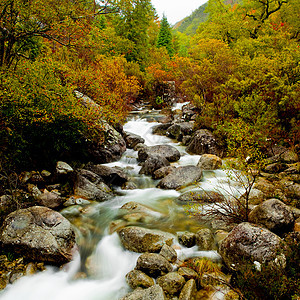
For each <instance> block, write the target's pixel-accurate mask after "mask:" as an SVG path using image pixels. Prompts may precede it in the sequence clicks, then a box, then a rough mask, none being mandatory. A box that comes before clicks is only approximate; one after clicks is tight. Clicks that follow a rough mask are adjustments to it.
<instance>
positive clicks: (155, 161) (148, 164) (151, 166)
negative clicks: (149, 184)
mask: <svg viewBox="0 0 300 300" xmlns="http://www.w3.org/2000/svg"><path fill="white" fill-rule="evenodd" d="M169 165H170V162H169V161H168V160H167V159H166V158H165V157H162V156H160V155H153V156H150V157H148V158H147V159H146V160H145V162H144V163H143V164H142V168H141V170H140V172H139V173H140V174H145V175H153V174H154V172H155V171H156V170H158V169H160V168H163V167H167V166H169Z"/></svg>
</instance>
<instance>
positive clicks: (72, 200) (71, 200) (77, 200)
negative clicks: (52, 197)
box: [63, 196, 91, 207]
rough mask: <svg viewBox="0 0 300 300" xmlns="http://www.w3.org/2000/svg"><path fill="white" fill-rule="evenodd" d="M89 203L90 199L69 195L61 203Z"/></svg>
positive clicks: (68, 204) (65, 204) (69, 204)
mask: <svg viewBox="0 0 300 300" xmlns="http://www.w3.org/2000/svg"><path fill="white" fill-rule="evenodd" d="M90 203H91V201H89V200H86V199H83V198H81V197H76V196H71V197H69V198H68V199H67V200H66V201H65V202H64V203H63V205H64V206H66V207H68V206H71V205H88V204H90Z"/></svg>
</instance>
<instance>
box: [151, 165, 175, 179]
mask: <svg viewBox="0 0 300 300" xmlns="http://www.w3.org/2000/svg"><path fill="white" fill-rule="evenodd" d="M174 169H175V167H173V166H168V167H162V168H160V169H158V170H156V171H155V172H154V173H153V175H152V177H153V178H154V179H162V178H164V177H166V176H167V175H169V174H170V173H171V172H172V171H173V170H174Z"/></svg>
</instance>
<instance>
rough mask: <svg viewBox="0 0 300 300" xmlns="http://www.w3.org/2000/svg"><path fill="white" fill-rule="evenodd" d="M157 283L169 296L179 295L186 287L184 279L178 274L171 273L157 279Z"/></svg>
mask: <svg viewBox="0 0 300 300" xmlns="http://www.w3.org/2000/svg"><path fill="white" fill-rule="evenodd" d="M157 283H158V284H159V285H160V286H161V287H162V289H163V290H164V292H165V293H166V294H167V295H170V296H173V295H178V294H179V293H180V291H181V290H182V288H183V286H184V285H185V280H184V278H183V277H182V276H181V275H179V274H178V273H177V272H170V273H168V274H166V275H164V276H162V277H159V278H158V279H157Z"/></svg>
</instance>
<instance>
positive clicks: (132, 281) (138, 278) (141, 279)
mask: <svg viewBox="0 0 300 300" xmlns="http://www.w3.org/2000/svg"><path fill="white" fill-rule="evenodd" d="M126 282H127V283H128V285H129V286H130V287H131V288H132V289H133V290H135V289H136V288H138V287H141V288H143V289H146V288H148V287H150V286H152V285H154V280H153V279H152V278H151V277H149V276H148V275H146V274H145V273H143V272H142V271H139V270H132V271H130V272H129V273H128V274H127V275H126Z"/></svg>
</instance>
